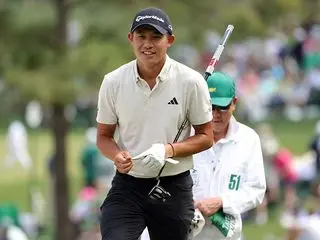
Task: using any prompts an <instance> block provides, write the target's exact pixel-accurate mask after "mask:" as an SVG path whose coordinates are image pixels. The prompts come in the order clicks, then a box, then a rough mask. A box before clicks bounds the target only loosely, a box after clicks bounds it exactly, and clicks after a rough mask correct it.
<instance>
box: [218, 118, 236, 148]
mask: <svg viewBox="0 0 320 240" xmlns="http://www.w3.org/2000/svg"><path fill="white" fill-rule="evenodd" d="M238 132H239V123H238V121H237V120H236V118H235V117H234V116H231V118H230V121H229V127H228V131H227V135H226V136H225V137H224V138H222V139H221V140H220V141H221V143H227V142H229V141H233V142H237V141H238V140H239V138H238ZM220 141H219V142H220Z"/></svg>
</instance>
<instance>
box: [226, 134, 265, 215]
mask: <svg viewBox="0 0 320 240" xmlns="http://www.w3.org/2000/svg"><path fill="white" fill-rule="evenodd" d="M248 150H249V151H251V154H250V156H249V158H248V166H247V169H246V171H245V175H244V179H243V181H244V182H243V183H242V184H241V185H240V188H239V190H237V191H228V192H227V193H226V194H223V195H222V196H221V199H222V207H223V212H225V213H228V214H241V213H244V212H246V211H248V210H251V209H253V208H255V207H256V206H257V205H259V204H261V203H262V200H263V198H264V194H265V191H266V180H265V174H264V167H263V158H262V152H261V145H260V139H259V136H258V135H257V134H256V135H255V140H254V143H253V144H252V146H251V147H250V148H248Z"/></svg>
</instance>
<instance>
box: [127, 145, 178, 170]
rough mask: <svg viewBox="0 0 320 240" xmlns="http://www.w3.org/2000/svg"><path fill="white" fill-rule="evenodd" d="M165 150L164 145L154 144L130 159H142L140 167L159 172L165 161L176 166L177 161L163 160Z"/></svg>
mask: <svg viewBox="0 0 320 240" xmlns="http://www.w3.org/2000/svg"><path fill="white" fill-rule="evenodd" d="M165 155H166V150H165V147H164V144H162V143H155V144H152V146H151V147H150V148H149V149H147V150H146V151H144V152H142V153H140V154H138V155H137V156H135V157H133V158H132V159H134V160H135V159H139V158H143V159H142V165H144V166H146V167H148V168H150V169H151V170H160V169H161V167H162V166H163V165H164V163H165V161H168V162H170V163H173V164H177V163H178V162H179V161H176V160H173V159H171V158H167V159H166V158H165Z"/></svg>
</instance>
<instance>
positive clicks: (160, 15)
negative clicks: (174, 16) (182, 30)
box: [130, 7, 173, 35]
mask: <svg viewBox="0 0 320 240" xmlns="http://www.w3.org/2000/svg"><path fill="white" fill-rule="evenodd" d="M142 25H150V26H152V27H154V28H155V29H156V30H157V31H159V32H160V33H161V34H170V35H172V33H173V29H172V25H171V22H170V19H169V17H168V15H167V14H166V13H165V12H164V11H163V10H161V9H159V8H154V7H150V8H145V9H142V10H140V11H139V12H138V13H137V14H136V16H135V17H134V19H133V22H132V26H131V30H130V31H131V32H134V31H135V30H136V29H137V28H138V27H140V26H142Z"/></svg>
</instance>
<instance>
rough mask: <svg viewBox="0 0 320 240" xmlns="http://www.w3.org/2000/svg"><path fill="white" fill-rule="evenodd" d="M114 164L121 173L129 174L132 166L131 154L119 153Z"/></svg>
mask: <svg viewBox="0 0 320 240" xmlns="http://www.w3.org/2000/svg"><path fill="white" fill-rule="evenodd" d="M114 164H115V165H116V167H117V170H118V171H119V172H120V173H128V172H129V171H130V170H131V168H132V166H133V163H132V158H131V155H130V153H129V152H127V151H123V152H119V153H118V154H117V155H116V156H115V158H114Z"/></svg>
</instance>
